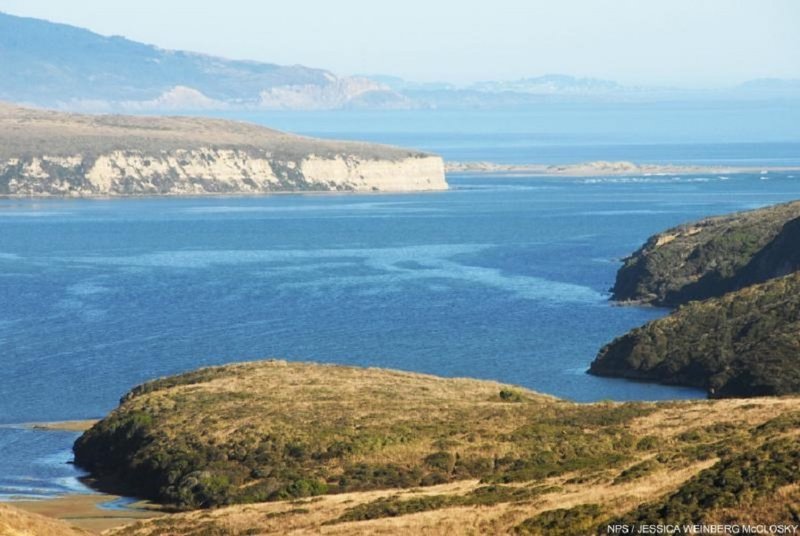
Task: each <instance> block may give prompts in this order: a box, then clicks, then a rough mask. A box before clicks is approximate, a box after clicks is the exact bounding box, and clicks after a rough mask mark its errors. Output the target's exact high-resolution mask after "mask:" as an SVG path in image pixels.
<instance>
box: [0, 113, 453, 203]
mask: <svg viewBox="0 0 800 536" xmlns="http://www.w3.org/2000/svg"><path fill="white" fill-rule="evenodd" d="M445 189H447V183H446V182H445V178H444V166H443V162H442V159H441V158H440V157H438V156H435V155H431V154H428V153H424V152H420V151H415V150H409V149H402V148H397V147H390V146H384V145H377V144H370V143H359V142H343V141H331V140H321V139H314V138H307V137H302V136H296V135H292V134H287V133H284V132H279V131H276V130H271V129H268V128H264V127H261V126H257V125H253V124H249V123H242V122H234V121H226V120H219V119H207V118H195V117H141V116H124V115H81V114H71V113H63V112H54V111H45V110H37V109H31V108H22V107H19V106H14V105H10V104H1V103H0V195H2V196H70V197H95V196H132V195H205V194H265V193H272V192H331V191H335V192H377V191H380V192H410V191H431V190H445Z"/></svg>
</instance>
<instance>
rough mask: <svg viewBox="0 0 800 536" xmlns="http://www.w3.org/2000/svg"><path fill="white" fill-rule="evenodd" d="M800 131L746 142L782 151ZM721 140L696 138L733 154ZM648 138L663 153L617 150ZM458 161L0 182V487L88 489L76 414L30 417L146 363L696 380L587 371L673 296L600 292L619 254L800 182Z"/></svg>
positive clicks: (116, 385) (560, 381)
mask: <svg viewBox="0 0 800 536" xmlns="http://www.w3.org/2000/svg"><path fill="white" fill-rule="evenodd" d="M301 119H302V120H303V121H305V120H306V118H301ZM315 124H317V125H319V124H322V125H325V124H327V123H325V121H324V118H323V120H320V121H318V122H316V123H315ZM300 126H302V125H300ZM296 130H300V131H302V130H303V129H302V128H298V129H296ZM309 133H312V132H309ZM316 133H317V134H325V131H324V129H323V131H320V132H316ZM367 134H369V132H367ZM396 135H397V136H399V137H402V136H405V135H406V133H402V132H400V133H396ZM382 136H384V137H382V141H387V142H401V141H402V140H399V139H395V138H392V137H391V136H388V135H386V134H384V135H382ZM365 137H366V134H365ZM420 139H421V140H422V142H423V144H428V145H430V144H433V145H435V143H436V139H435V136H433V135H432V134H431V133H430V132H428V133H427V134H424V135H420ZM486 139H487V145H491V143H490V142H489V141H488V140H489V139H493V138H492V137H491V136H487V138H486ZM462 141H463V140H462ZM460 143H461V142H460V141H458V140H453V142H452V144H451V145H459V144H460ZM598 143H599V142H598ZM573 144H574V146H575V151H576V152H581V151H584V152H586V151H594V150H597V148H596V145H597V144H595V145H593V146H592V147H594V149H592V148H591V147H589V148H588V149H587V147H584V146H583V145H579V144H577V143H576V142H574V143H573ZM712 145H713V144H712ZM723 145H724V148H723V149H720V150H722V152H723V153H725V154H731V155H734V156H735V154H738V153H736V151H735V150H734V149H733V148H731V147H730V146H729V145H725V144H723ZM625 146H626V145H625V144H622V145H620V146H619V150H620V151H622V152H623V153H625V150H624V148H625ZM787 146H788V147H789V149H787ZM791 146H792V144H788V145H787V144H785V143H782V142H781V143H778V142H775V143H772V144H762V146H761V147H760V149H759V151H756V150H755V149H754V150H753V151H754V154H764V155H767V156H765V157H764V160H763V161H759V160H757V159H756V160H753V159H750V158H749V157H748V159H749V160H752V161H758V162H759V163H760V164H759V165H767V164H770V163H771V164H774V163H775V159H780V160H781V163H786V162H787V161H789V160H791V159H792V158H794V157H793V156H792V155H798V154H800V152H797V153H796V152H794V150H793V149H791ZM665 147H666V146H665ZM709 147H711V146H708V147H706V148H705V149H697V148H696V149H697V150H699V151H700V152H701V153H702V154H704V155H705V156H704V157H703V158H705V159H708V160H714V161H716V162H720V161H722V160H725V158H723V159H720V158H717V157H715V156H714V155H715V154H717V155H718V154H720V153H719V152H718V151H716V150H714V149H712V148H709ZM662 149H663V151H666V152H667V154H670V153H669V151H671V150H672V149H669V148H666V149H664V148H663V147H662ZM459 150H462V149H459ZM529 150H534V149H529ZM642 150H645V151H650V152H653V151H655V152H654V154H658V151H657V150H656V149H653V148H652V147H649V146H648V148H646V149H642V148H641V147H630V146H629V147H628V149H627V151H628V152H627V153H625V154H627V155H628V156H626V159H636V158H635V156H636V154H635V153H636V152H637V151H642ZM491 151H492V150H490V149H487V152H486V153H482V152H480V151H478V150H477V149H475V150H474V151H473V152H472V153H471V154H472V155H473V158H470V159H471V160H486V159H492V158H491V156H492V154H491ZM715 151H716V152H715ZM445 152H446V151H445ZM630 154H633V158H631V157H630ZM640 154H641V153H640ZM770 155H772V156H770ZM781 155H782V156H781ZM753 158H755V156H754V157H753ZM662 159H663V160H668V159H669V158H667V157H662ZM529 160H532V161H541V160H536V159H532V158H531V159H529ZM640 160H643V159H640ZM650 160H658V159H657V158H654V159H650ZM732 160H734V161H735V160H736V159H735V158H732ZM737 162H738V163H741V162H739V161H737ZM729 163H730V162H729ZM448 180H449V182H450V184H451V186H452V188H451V190H450V191H447V192H441V193H428V194H405V195H382V194H380V195H379V194H373V195H305V196H303V195H281V196H272V197H258V198H246V197H224V198H183V199H177V198H169V199H166V198H149V199H128V200H0V365H1V366H2V370H3V373H2V375H0V452H2V453H3V456H1V457H0V499H3V498H5V499H8V498H19V497H25V496H28V497H30V496H32V497H46V496H51V495H54V494H58V493H67V492H74V491H75V490H84V491H85V489H84V488H82V486H81V485H80V483H79V482H78V481H77V480H76V477H77V476H78V475H79V472H78V471H77V470H76V469H75V468H74V467H73V466H71V465H69V464H67V462H68V461H69V460H70V459H71V452H70V447H71V444H72V442H73V441H74V439H75V438H76V437H77V434H74V433H70V432H43V431H32V430H30V429H28V428H26V427H24V426H22V425H21V423H28V422H35V421H54V420H65V419H85V418H94V417H101V416H102V415H104V414H105V413H107V412H108V411H109V410H111V409H112V408H113V407H115V406H116V404H117V401H118V399H119V398H120V396H122V395H123V394H124V393H125V392H126V391H127V390H129V389H130V388H131V387H133V386H134V385H136V384H138V383H141V382H143V381H145V380H148V379H151V378H154V377H157V376H162V375H166V374H173V373H177V372H181V371H186V370H191V369H194V368H197V367H200V366H205V365H213V364H221V363H227V362H235V361H244V360H253V359H262V358H269V357H280V358H284V359H289V360H304V361H319V362H329V363H344V364H353V365H361V366H377V367H389V368H396V369H403V370H410V371H418V372H425V373H432V374H438V375H442V376H469V377H474V378H483V379H493V380H499V381H503V382H510V383H514V384H518V385H522V386H525V387H528V388H531V389H535V390H538V391H542V392H546V393H549V394H553V395H556V396H560V397H565V398H569V399H572V400H576V401H594V400H602V399H614V400H661V399H674V398H692V397H701V396H703V393H701V392H698V391H696V390H691V389H683V388H677V387H667V386H658V385H650V384H644V383H634V382H628V381H624V380H614V379H605V378H596V377H592V376H588V375H587V374H585V370H586V368H587V366H588V365H589V363H590V362H591V360H592V359H593V358H594V356H595V355H596V353H597V351H598V349H599V348H600V347H601V346H602V345H603V344H604V343H606V342H608V341H610V340H612V339H613V338H614V337H616V336H619V335H621V334H623V333H625V332H626V331H627V330H628V329H630V328H632V327H634V326H638V325H640V324H642V323H644V322H647V321H648V320H651V319H654V318H657V317H659V316H661V315H663V314H664V311H662V310H659V309H653V308H633V307H617V306H614V305H611V304H610V303H609V302H608V293H607V290H608V288H609V287H610V286H611V285H612V284H613V280H614V274H615V272H616V270H617V268H618V267H619V263H620V259H621V258H622V257H624V256H625V255H626V254H628V253H630V252H631V251H633V250H634V249H636V248H637V247H638V246H639V245H640V244H641V243H642V242H643V240H645V239H646V238H647V237H648V236H649V235H650V234H652V233H654V232H657V231H660V230H662V229H664V228H666V227H669V226H672V225H675V224H678V223H681V222H684V221H687V220H692V219H696V218H699V217H704V216H708V215H711V214H719V213H725V212H730V211H734V210H741V209H749V208H755V207H759V206H764V205H768V204H772V203H776V202H780V201H786V200H790V199H796V198H798V197H800V175H795V174H793V173H785V172H784V173H768V174H761V173H758V174H735V175H729V176H719V175H696V176H688V177H672V176H658V177H629V178H613V177H588V178H535V177H509V176H502V175H498V176H488V175H483V176H474V177H470V176H464V175H461V176H458V175H455V176H450V177H448Z"/></svg>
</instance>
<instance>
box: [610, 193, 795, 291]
mask: <svg viewBox="0 0 800 536" xmlns="http://www.w3.org/2000/svg"><path fill="white" fill-rule="evenodd" d="M798 218H800V202H793V203H786V204H781V205H776V206H772V207H767V208H763V209H758V210H754V211H750V212H742V213H737V214H732V215H728V216H721V217H715V218H708V219H705V220H701V221H699V222H696V223H689V224H685V225H681V226H678V227H675V228H673V229H669V230H667V231H665V232H663V233H659V234H657V235H655V236H652V237H651V238H650V239H649V240H648V241H647V242H646V243H645V244H644V245H643V246H642V247H641V248H640V249H639V250H638V251H636V252H635V253H633V254H632V255H631V256H630V257H628V258H626V259H625V261H624V264H623V266H622V268H620V270H619V272H618V273H617V279H616V283H615V284H614V287H613V289H612V292H613V296H612V298H613V299H614V300H617V301H632V302H638V303H649V304H653V305H665V306H676V305H680V304H683V303H687V302H688V301H691V300H698V299H705V298H710V297H717V296H721V295H722V294H724V293H726V292H729V291H732V290H736V289H738V288H742V287H743V286H746V285H749V284H753V283H759V282H763V281H766V280H768V279H770V278H772V277H776V276H780V275H785V274H787V273H790V272H791V271H794V270H797V269H798V268H800V253H799V251H800V249H798V248H800V221H799V220H798Z"/></svg>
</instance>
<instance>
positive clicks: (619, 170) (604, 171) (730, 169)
mask: <svg viewBox="0 0 800 536" xmlns="http://www.w3.org/2000/svg"><path fill="white" fill-rule="evenodd" d="M793 171H796V172H799V173H800V165H798V166H705V165H677V164H636V163H634V162H626V161H621V162H607V161H596V162H581V163H578V164H533V163H531V164H500V163H497V162H487V161H479V162H457V161H451V162H445V172H446V173H463V174H470V175H473V174H474V175H481V174H491V173H503V174H515V173H524V174H525V175H526V176H530V175H534V176H542V177H596V176H616V177H627V176H636V175H643V176H650V177H652V176H669V175H695V174H710V175H720V174H723V175H724V174H731V175H733V174H737V173H756V174H761V175H767V174H769V173H785V172H793Z"/></svg>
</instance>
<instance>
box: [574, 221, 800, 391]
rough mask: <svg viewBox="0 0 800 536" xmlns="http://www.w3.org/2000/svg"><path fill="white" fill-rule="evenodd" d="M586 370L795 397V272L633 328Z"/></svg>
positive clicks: (798, 332)
mask: <svg viewBox="0 0 800 536" xmlns="http://www.w3.org/2000/svg"><path fill="white" fill-rule="evenodd" d="M792 226H793V227H797V225H795V224H792ZM770 254H771V253H770V252H769V251H767V250H765V253H764V256H767V255H770ZM793 254H794V255H796V253H793ZM590 372H591V373H593V374H597V375H602V376H616V377H625V378H632V379H638V380H650V381H657V382H661V383H672V384H680V385H690V386H695V387H702V388H704V389H708V391H709V394H710V395H711V396H714V397H731V396H763V395H783V394H788V393H798V392H800V272H795V273H794V274H792V275H789V276H785V277H782V278H776V279H772V280H770V281H768V282H766V283H761V284H759V285H753V286H750V287H746V288H744V289H742V290H738V291H736V292H731V293H728V294H726V295H724V296H723V297H721V298H713V299H709V300H705V301H701V302H692V303H690V304H688V305H685V306H683V307H681V308H680V309H678V310H677V311H676V312H674V313H673V314H671V315H669V316H667V317H665V318H662V319H658V320H654V321H652V322H650V323H648V324H646V325H645V326H642V327H640V328H637V329H634V330H633V331H631V332H629V333H628V334H626V335H624V336H622V337H620V338H618V339H616V340H615V341H613V342H611V343H610V344H609V345H607V346H606V347H605V348H603V349H602V350H601V351H600V353H599V355H598V356H597V358H596V359H595V361H594V362H593V363H592V365H591V368H590Z"/></svg>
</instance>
